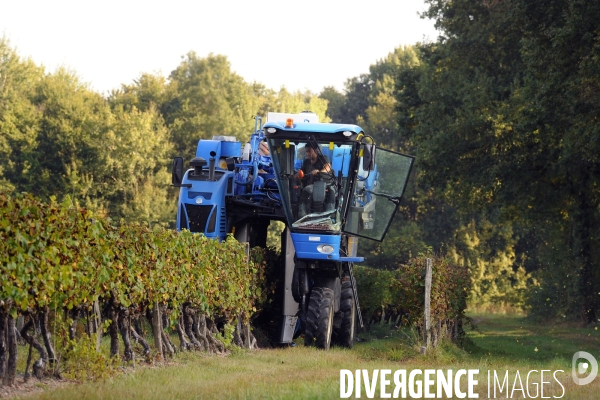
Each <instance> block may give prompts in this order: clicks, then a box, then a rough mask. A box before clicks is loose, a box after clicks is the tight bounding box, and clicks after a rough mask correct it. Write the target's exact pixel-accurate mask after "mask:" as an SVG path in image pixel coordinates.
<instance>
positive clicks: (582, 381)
mask: <svg viewBox="0 0 600 400" xmlns="http://www.w3.org/2000/svg"><path fill="white" fill-rule="evenodd" d="M580 358H584V359H585V360H586V361H588V362H589V364H588V362H580V363H579V364H577V360H578V359H580ZM590 365H591V367H592V370H591V371H590V374H589V375H588V376H586V377H585V378H580V377H579V376H580V375H583V374H585V373H586V372H588V368H589V367H590ZM572 372H573V382H575V384H576V385H587V384H588V383H590V382H592V381H593V380H594V378H596V375H598V362H597V361H596V359H595V358H594V356H592V355H591V354H590V353H587V352H585V351H578V352H577V353H575V354H573V371H572Z"/></svg>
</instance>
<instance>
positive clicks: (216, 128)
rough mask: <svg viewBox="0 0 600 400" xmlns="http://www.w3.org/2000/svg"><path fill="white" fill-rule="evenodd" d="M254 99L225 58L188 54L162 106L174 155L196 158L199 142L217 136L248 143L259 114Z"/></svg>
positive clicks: (173, 72) (170, 77) (249, 87)
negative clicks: (255, 119)
mask: <svg viewBox="0 0 600 400" xmlns="http://www.w3.org/2000/svg"><path fill="white" fill-rule="evenodd" d="M251 95H252V88H251V86H250V85H248V84H247V83H246V82H245V81H244V80H243V79H242V77H240V76H239V75H237V74H236V73H234V72H233V71H231V66H230V64H229V61H227V58H226V57H225V56H221V55H213V54H210V55H209V56H208V57H206V58H199V57H198V56H197V55H196V53H194V52H190V53H188V54H187V55H186V56H185V57H184V58H183V60H182V62H181V64H179V66H178V67H177V68H176V69H175V70H174V71H172V72H171V74H170V76H169V90H168V98H167V100H166V102H165V104H163V112H164V117H165V122H166V124H167V127H168V128H169V131H170V135H171V142H172V143H173V144H174V146H175V154H181V155H186V154H187V155H193V154H195V153H196V146H197V143H198V140H199V139H211V138H212V137H213V136H214V135H227V136H235V137H236V138H238V139H240V140H245V139H246V137H247V136H248V132H251V130H252V127H253V117H254V115H255V111H256V109H254V108H253V107H252V106H253V103H252V102H251V101H250V100H251Z"/></svg>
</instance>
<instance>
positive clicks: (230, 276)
mask: <svg viewBox="0 0 600 400" xmlns="http://www.w3.org/2000/svg"><path fill="white" fill-rule="evenodd" d="M0 241H1V244H0V251H1V252H0V254H1V256H0V263H1V264H2V265H3V266H5V268H3V269H2V271H1V272H0V274H1V275H0V278H1V279H0V282H1V284H0V298H2V299H11V300H12V304H14V307H15V309H16V310H22V311H24V310H26V309H28V308H30V309H37V308H39V307H44V306H49V307H50V309H62V308H67V309H72V308H73V307H75V306H79V305H84V306H85V305H87V306H89V305H91V304H92V303H93V302H94V301H95V300H96V299H99V298H102V299H108V298H114V299H116V301H117V302H118V304H120V305H121V306H124V307H129V306H130V305H132V304H148V303H154V302H155V301H159V302H168V303H169V305H170V307H172V309H174V310H175V312H177V310H178V309H179V308H180V305H181V304H182V303H183V302H186V301H190V302H192V304H193V305H194V306H196V307H197V308H198V309H200V310H202V311H203V312H204V313H206V314H208V315H209V316H216V315H219V316H226V317H229V318H233V317H234V316H237V315H240V314H241V315H243V316H245V318H250V316H251V315H252V314H253V312H254V311H255V310H256V305H257V303H258V302H259V301H260V300H261V299H262V296H263V290H261V288H262V286H263V285H264V281H263V279H264V272H262V268H263V264H262V263H261V262H260V260H258V262H257V263H253V262H250V260H248V259H247V258H246V255H245V247H244V244H242V243H239V242H237V241H236V240H234V239H233V238H228V239H227V240H226V241H223V242H221V243H219V242H218V241H215V240H211V239H208V238H206V237H204V236H201V235H196V234H192V233H191V232H189V231H183V232H176V231H172V230H167V229H164V228H161V227H159V226H155V227H152V228H151V227H149V226H148V225H142V224H126V223H121V224H119V225H114V224H113V222H112V221H111V220H108V219H103V218H99V217H97V216H95V215H93V214H92V213H90V212H89V211H87V210H85V209H79V208H76V207H73V206H72V205H71V204H70V203H68V202H64V203H62V204H58V203H56V202H54V201H53V202H51V203H50V204H45V203H42V202H40V201H39V200H37V199H35V198H34V197H32V196H30V195H24V196H23V195H15V196H10V195H9V194H8V193H6V192H0Z"/></svg>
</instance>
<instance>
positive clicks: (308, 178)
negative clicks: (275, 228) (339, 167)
mask: <svg viewBox="0 0 600 400" xmlns="http://www.w3.org/2000/svg"><path fill="white" fill-rule="evenodd" d="M318 147H319V145H318V144H317V143H310V142H309V143H306V145H305V146H304V149H305V153H306V158H305V159H304V162H303V163H302V167H301V168H300V170H299V171H298V172H297V173H296V175H295V177H296V178H297V179H300V180H301V181H302V183H303V184H304V189H302V194H301V195H300V205H299V209H298V218H302V217H304V216H305V215H306V214H309V213H310V212H312V211H323V210H322V209H321V210H314V209H313V208H314V207H313V206H314V205H315V204H314V201H313V200H314V196H313V191H314V181H315V178H316V177H318V176H319V173H328V172H330V171H331V164H330V162H329V159H328V158H327V157H326V156H324V155H323V153H321V152H320V151H319V150H318ZM327 192H329V191H327ZM331 195H332V193H327V194H326V193H322V195H320V196H318V197H319V200H318V201H317V202H318V203H320V204H319V205H321V206H322V204H323V202H324V201H326V198H329V197H331ZM321 197H322V199H321ZM318 208H321V207H318Z"/></svg>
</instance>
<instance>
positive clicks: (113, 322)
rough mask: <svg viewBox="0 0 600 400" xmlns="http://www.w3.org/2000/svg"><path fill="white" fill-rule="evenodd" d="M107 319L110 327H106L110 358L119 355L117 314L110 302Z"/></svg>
mask: <svg viewBox="0 0 600 400" xmlns="http://www.w3.org/2000/svg"><path fill="white" fill-rule="evenodd" d="M108 319H109V320H110V325H109V327H108V334H109V335H110V356H111V357H114V356H117V355H119V312H118V310H117V308H116V307H115V306H114V305H113V304H112V301H111V304H109V306H108Z"/></svg>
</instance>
